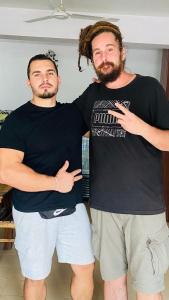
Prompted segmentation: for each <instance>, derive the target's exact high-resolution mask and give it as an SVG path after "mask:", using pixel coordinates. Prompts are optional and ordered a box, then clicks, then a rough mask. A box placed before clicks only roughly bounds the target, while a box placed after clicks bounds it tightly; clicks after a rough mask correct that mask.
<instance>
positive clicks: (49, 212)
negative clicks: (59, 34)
mask: <svg viewBox="0 0 169 300" xmlns="http://www.w3.org/2000/svg"><path fill="white" fill-rule="evenodd" d="M59 84H60V77H59V75H58V70H57V66H56V64H55V62H54V61H53V60H52V59H50V58H49V57H47V56H46V55H43V54H39V55H36V56H34V57H32V58H31V60H30V62H29V64H28V85H29V86H30V87H31V89H32V93H33V97H32V100H31V101H28V102H27V103H25V104H24V105H22V106H21V107H19V108H18V109H16V110H15V111H14V112H12V113H11V114H10V116H9V117H7V119H6V120H5V122H4V124H3V126H2V129H1V131H0V182H1V183H4V184H8V185H10V186H12V187H14V191H13V204H14V208H13V217H14V222H15V225H16V241H15V246H16V249H17V251H18V254H19V259H20V265H21V269H22V274H23V276H24V277H25V284H24V299H25V300H45V299H46V286H45V278H46V277H47V276H48V274H49V273H50V270H51V263H52V256H53V253H54V250H55V248H56V250H57V255H58V261H59V262H62V263H69V264H71V268H72V271H73V277H72V284H71V295H72V299H74V300H91V299H92V294H93V262H94V258H93V253H92V249H91V232H90V224H89V219H88V216H87V212H86V209H85V206H84V204H83V203H82V195H81V182H80V179H81V178H82V176H81V175H80V172H81V147H82V145H81V143H82V134H84V133H85V132H86V127H85V125H84V122H83V120H82V118H81V114H80V113H79V111H78V109H77V107H76V106H75V105H74V104H61V103H59V102H57V100H56V94H57V91H58V88H59Z"/></svg>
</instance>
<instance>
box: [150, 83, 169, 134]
mask: <svg viewBox="0 0 169 300" xmlns="http://www.w3.org/2000/svg"><path fill="white" fill-rule="evenodd" d="M151 112H152V116H153V123H154V126H155V127H157V128H159V129H169V99H168V98H167V95H166V93H165V91H164V89H163V87H162V86H161V84H160V83H159V82H158V81H157V80H156V85H155V95H154V101H152V106H151Z"/></svg>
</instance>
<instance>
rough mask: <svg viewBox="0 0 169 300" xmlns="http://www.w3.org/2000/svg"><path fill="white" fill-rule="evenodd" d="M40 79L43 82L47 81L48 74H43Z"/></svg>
mask: <svg viewBox="0 0 169 300" xmlns="http://www.w3.org/2000/svg"><path fill="white" fill-rule="evenodd" d="M42 80H43V82H47V81H48V74H43V77H42Z"/></svg>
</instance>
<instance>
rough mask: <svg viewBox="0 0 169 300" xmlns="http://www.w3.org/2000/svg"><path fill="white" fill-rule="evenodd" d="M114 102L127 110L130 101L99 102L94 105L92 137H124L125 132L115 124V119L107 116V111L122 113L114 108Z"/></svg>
mask: <svg viewBox="0 0 169 300" xmlns="http://www.w3.org/2000/svg"><path fill="white" fill-rule="evenodd" d="M116 102H119V103H121V104H123V105H124V107H126V108H127V109H129V106H130V101H126V100H125V101H124V100H116V99H115V100H101V101H96V102H95V103H94V106H93V112H92V118H91V124H92V128H91V129H92V135H93V136H104V137H109V136H111V137H120V138H124V137H125V136H126V130H124V129H123V128H122V127H121V125H120V124H118V123H117V118H116V117H114V116H112V115H109V114H108V109H111V110H115V111H118V112H119V113H122V112H121V111H120V110H119V109H118V108H117V107H116V106H115V103H116Z"/></svg>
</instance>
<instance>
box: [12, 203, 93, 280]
mask: <svg viewBox="0 0 169 300" xmlns="http://www.w3.org/2000/svg"><path fill="white" fill-rule="evenodd" d="M13 217H14V222H15V225H16V240H15V247H16V249H17V251H18V255H19V260H20V265H21V270H22V274H23V276H24V277H26V278H30V279H32V280H40V279H44V278H46V277H47V276H48V274H49V273H50V270H51V263H52V257H53V253H54V250H55V248H56V251H57V256H58V261H59V262H62V263H69V264H76V265H86V264H90V263H93V262H94V256H93V252H92V245H91V227H90V223H89V219H88V215H87V212H86V208H85V206H84V204H82V203H80V204H78V205H76V211H75V212H74V213H73V214H71V215H68V216H63V217H57V218H53V219H42V218H41V217H40V215H39V213H37V212H34V213H23V212H20V211H17V210H16V209H15V208H13Z"/></svg>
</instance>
